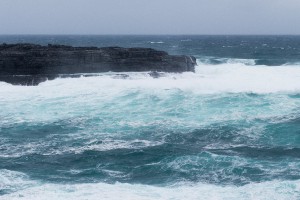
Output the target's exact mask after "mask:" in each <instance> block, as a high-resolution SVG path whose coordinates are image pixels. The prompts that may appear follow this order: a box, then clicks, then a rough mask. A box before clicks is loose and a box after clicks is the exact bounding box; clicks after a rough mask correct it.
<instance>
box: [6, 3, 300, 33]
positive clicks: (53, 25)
mask: <svg viewBox="0 0 300 200" xmlns="http://www.w3.org/2000/svg"><path fill="white" fill-rule="evenodd" d="M0 34H300V0H0Z"/></svg>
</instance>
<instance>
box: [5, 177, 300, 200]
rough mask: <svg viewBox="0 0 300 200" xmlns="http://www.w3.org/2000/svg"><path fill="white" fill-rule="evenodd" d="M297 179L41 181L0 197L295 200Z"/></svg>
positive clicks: (298, 194)
mask: <svg viewBox="0 0 300 200" xmlns="http://www.w3.org/2000/svg"><path fill="white" fill-rule="evenodd" d="M299 191H300V181H299V180H298V181H270V182H263V183H251V184H248V185H245V186H241V187H237V186H216V185H211V184H202V183H199V184H188V183H185V184H184V183H181V184H180V185H175V186H167V187H157V186H149V185H133V184H122V183H116V184H112V185H111V184H105V183H92V184H74V185H60V184H41V183H36V186H33V187H30V188H27V189H23V190H20V191H17V192H14V193H11V194H7V195H3V196H0V199H1V200H8V199H9V200H13V199H28V200H35V199H38V200H48V199H49V200H52V199H60V200H64V199H78V200H81V199H84V200H93V199H103V200H105V199H110V200H119V199H124V200H127V199H128V200H135V199H136V200H153V199H156V200H167V199H168V200H184V199H189V200H194V199H195V200H196V199H197V200H198V199H205V200H229V199H230V200H235V199H238V200H240V199H243V200H269V199H272V200H298V199H299V197H300V192H299Z"/></svg>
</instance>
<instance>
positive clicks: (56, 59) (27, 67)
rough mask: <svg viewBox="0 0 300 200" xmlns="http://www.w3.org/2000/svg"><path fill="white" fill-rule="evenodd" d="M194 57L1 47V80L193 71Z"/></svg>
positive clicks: (25, 81) (113, 50)
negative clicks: (85, 74) (91, 74)
mask: <svg viewBox="0 0 300 200" xmlns="http://www.w3.org/2000/svg"><path fill="white" fill-rule="evenodd" d="M195 66H196V58H195V57H193V56H186V55H169V54H168V53H166V52H164V51H158V50H154V49H151V48H122V47H102V48H97V47H72V46H65V45H51V44H49V45H48V46H42V45H37V44H28V43H26V44H25V43H24V44H23V43H20V44H2V45H0V81H4V82H7V83H11V84H14V85H38V84H39V83H41V82H43V81H46V80H51V79H55V78H57V77H61V76H68V75H70V76H75V75H74V74H80V73H101V72H110V71H111V72H142V71H145V72H146V71H149V72H152V73H151V74H154V76H156V74H155V73H157V72H175V73H182V72H188V71H190V72H194V71H195Z"/></svg>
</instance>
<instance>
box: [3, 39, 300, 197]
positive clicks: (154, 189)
mask: <svg viewBox="0 0 300 200" xmlns="http://www.w3.org/2000/svg"><path fill="white" fill-rule="evenodd" d="M40 37H41V38H42V39H41V38H40ZM70 37H71V36H70ZM72 37H75V36H72ZM124 37H125V36H123V37H119V38H118V37H117V39H116V38H115V37H112V36H110V37H108V36H107V37H106V39H103V38H104V36H101V37H99V38H98V39H97V37H96V36H93V37H91V36H90V38H89V37H88V36H84V37H83V36H81V37H79V36H77V38H76V37H75V38H73V39H72V40H70V38H68V37H66V36H65V38H64V40H63V37H62V36H43V37H42V36H39V37H33V36H22V37H21V36H19V37H18V36H14V37H4V36H1V37H0V41H1V40H4V39H5V41H6V42H9V41H15V40H22V39H23V40H25V41H28V42H32V40H36V42H37V43H41V42H38V41H46V42H47V38H48V40H50V39H51V38H52V39H53V38H54V39H56V40H55V41H57V40H58V41H59V40H63V41H65V43H68V42H73V43H74V45H76V44H78V43H79V42H80V41H81V43H80V44H81V45H87V44H89V43H88V42H86V41H94V42H95V41H98V43H97V42H95V46H97V45H98V44H102V43H103V41H105V42H106V43H105V44H107V45H109V44H114V43H116V44H119V46H135V45H136V43H138V42H140V43H142V44H144V45H145V46H147V45H148V46H152V47H153V48H157V49H164V50H168V49H172V48H175V47H172V46H174V45H173V44H174V43H178V44H179V45H178V49H177V50H178V51H177V52H182V51H185V52H186V53H185V54H189V53H190V52H193V53H191V55H195V56H196V57H197V58H198V60H197V62H198V66H197V67H196V73H195V74H194V73H183V74H172V73H165V74H163V76H162V77H160V78H157V79H155V78H152V77H150V76H149V75H148V74H147V73H126V74H127V75H128V76H127V78H122V77H120V76H118V75H117V74H115V73H104V74H99V76H95V77H81V78H66V79H56V80H53V81H47V82H44V83H41V84H40V85H39V86H12V85H9V84H7V83H3V82H0V108H1V112H0V119H1V120H0V199H19V198H20V199H53V198H57V199H120V198H122V199H289V200H290V199H299V198H300V192H299V191H300V111H299V110H300V109H299V108H300V65H298V64H297V62H298V60H297V59H299V57H298V56H297V55H299V52H298V50H297V49H296V50H295V49H294V50H293V52H294V54H293V55H294V57H293V55H289V56H290V57H286V56H282V55H281V54H280V52H277V51H270V52H269V56H268V59H265V60H268V62H269V61H270V60H271V61H272V64H267V63H264V64H261V63H259V62H262V61H259V60H261V58H258V57H255V56H253V55H254V53H255V52H254V51H253V52H252V50H253V49H252V47H254V46H255V45H257V44H260V42H261V41H264V42H261V43H262V44H266V43H267V45H268V46H270V48H271V46H279V47H280V45H294V46H291V48H299V46H297V45H296V44H297V43H296V42H295V41H298V42H299V41H300V37H275V39H276V40H275V39H274V38H272V37H270V38H268V37H266V36H264V37H261V38H258V39H257V40H258V41H256V40H255V41H256V42H254V39H253V37H246V36H245V37H233V36H232V38H229V39H228V37H225V36H224V37H223V38H222V37H220V36H217V37H215V40H213V39H214V37H212V36H210V37H208V36H198V38H197V37H196V36H193V37H194V38H189V37H188V38H187V36H181V37H179V36H176V37H175V36H173V38H172V37H171V36H168V37H170V38H169V39H166V36H160V37H159V36H155V37H150V36H143V37H141V36H139V37H138V36H136V37H133V36H127V37H128V38H127V39H128V40H126V37H125V39H124ZM3 38H4V39H3ZM49 38H50V39H49ZM239 40H241V41H240V42H241V43H242V41H250V42H248V43H249V45H248V48H245V47H242V48H241V50H240V51H236V50H235V51H231V50H230V48H232V47H228V48H227V51H225V50H223V51H224V52H225V53H223V56H220V55H219V54H221V50H219V51H216V53H215V55H209V53H208V52H209V50H206V51H204V52H203V53H201V52H200V51H199V49H203V48H204V47H203V45H204V46H205V45H208V43H209V41H215V43H217V42H219V43H217V44H219V45H220V48H222V46H225V45H223V43H224V44H228V43H230V44H231V43H238V41H239ZM277 40H279V41H277ZM290 40H292V41H290ZM74 41H76V42H74ZM124 41H126V42H124ZM141 41H144V43H143V42H141ZM203 41H204V42H203ZM271 41H273V43H272V42H271ZM283 41H286V42H283ZM130 42H131V43H130ZM151 42H152V43H151ZM220 42H221V43H220ZM222 42H223V43H222ZM186 43H188V44H186ZM130 44H131V45H130ZM104 46H105V45H104ZM228 46H231V45H228ZM241 46H242V45H241ZM250 47H251V48H250ZM264 47H265V45H263V48H264ZM206 48H208V49H209V48H210V46H209V45H208V46H206ZM282 48H285V47H282ZM185 49H189V50H185ZM214 49H217V47H216V46H214V45H212V46H211V49H210V51H211V52H210V53H212V52H213V50H214ZM174 51H175V50H174ZM257 51H262V52H264V50H261V49H259V48H258V50H257ZM268 51H269V50H268ZM281 51H284V50H281ZM169 52H172V51H169ZM237 52H239V53H237ZM245 52H246V53H245ZM251 52H252V53H251ZM276 53H278V56H276V55H277V54H276ZM229 54H230V56H228V55H229ZM287 54H288V53H287ZM242 55H247V56H248V57H247V56H244V57H242ZM279 55H280V56H282V57H283V59H280V58H281V57H280V56H279ZM234 56H235V57H234ZM264 56H267V54H264ZM287 58H290V59H291V62H286V61H285V59H287ZM215 61H218V62H215ZM265 62H267V61H265ZM279 62H282V63H284V64H280V65H279V64H278V65H275V64H276V63H279Z"/></svg>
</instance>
